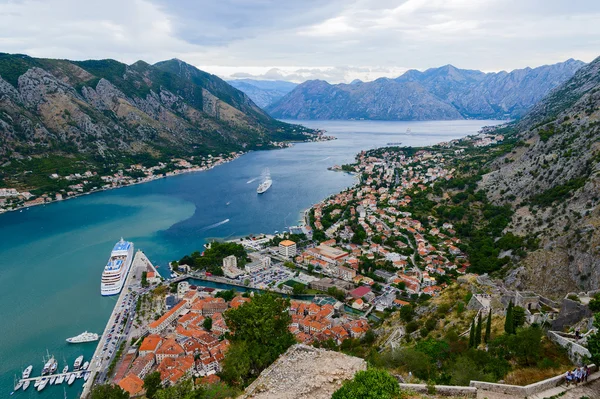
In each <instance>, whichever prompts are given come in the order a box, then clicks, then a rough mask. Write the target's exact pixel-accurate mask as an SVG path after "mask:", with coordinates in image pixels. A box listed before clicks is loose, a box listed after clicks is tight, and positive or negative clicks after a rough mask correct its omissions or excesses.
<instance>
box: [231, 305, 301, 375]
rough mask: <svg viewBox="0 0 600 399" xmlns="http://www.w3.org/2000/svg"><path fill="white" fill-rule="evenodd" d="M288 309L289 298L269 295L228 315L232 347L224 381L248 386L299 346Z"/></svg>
mask: <svg viewBox="0 0 600 399" xmlns="http://www.w3.org/2000/svg"><path fill="white" fill-rule="evenodd" d="M288 307H289V300H288V299H284V298H281V297H278V296H276V295H274V294H270V293H266V294H261V295H255V296H254V298H253V299H252V301H250V302H247V303H244V304H242V305H241V306H240V307H238V308H236V309H229V310H228V311H227V312H225V314H224V317H225V321H226V323H227V326H228V327H229V329H230V330H231V334H230V336H229V339H230V341H231V346H230V348H229V350H228V351H227V355H226V356H225V360H224V361H223V371H222V373H221V377H222V378H223V379H224V381H226V382H228V383H230V384H233V385H237V386H245V385H247V384H248V383H249V382H251V380H252V379H254V378H256V377H257V376H258V375H259V374H260V372H261V371H262V370H264V369H265V368H266V367H268V366H269V365H270V364H271V363H272V362H273V361H274V360H275V359H277V357H278V356H279V355H280V354H282V353H283V352H285V351H286V350H287V349H288V348H289V347H290V346H291V345H293V344H294V343H295V339H294V336H293V335H292V334H291V333H290V331H289V330H288V325H289V323H290V320H291V316H290V315H289V313H288V312H287V308H288Z"/></svg>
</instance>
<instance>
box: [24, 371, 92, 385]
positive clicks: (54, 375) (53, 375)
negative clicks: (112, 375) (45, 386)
mask: <svg viewBox="0 0 600 399" xmlns="http://www.w3.org/2000/svg"><path fill="white" fill-rule="evenodd" d="M86 373H89V370H83V369H81V370H77V371H69V372H67V373H58V374H46V375H40V376H37V377H29V378H21V379H19V382H21V381H22V382H25V381H29V382H33V383H34V384H35V382H36V381H39V380H41V379H42V378H45V379H47V380H49V379H50V378H53V377H56V378H58V377H60V376H65V380H64V381H63V383H64V384H66V383H67V380H68V379H69V377H70V376H71V375H72V374H75V376H77V375H78V374H81V377H83V376H84V375H85V374H86ZM53 385H56V384H53ZM58 385H62V384H58Z"/></svg>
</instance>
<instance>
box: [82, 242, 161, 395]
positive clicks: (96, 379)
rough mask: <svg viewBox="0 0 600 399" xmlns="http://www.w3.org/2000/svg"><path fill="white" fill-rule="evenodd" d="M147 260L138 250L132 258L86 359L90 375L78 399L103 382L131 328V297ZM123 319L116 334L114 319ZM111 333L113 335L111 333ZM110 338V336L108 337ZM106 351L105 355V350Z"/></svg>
mask: <svg viewBox="0 0 600 399" xmlns="http://www.w3.org/2000/svg"><path fill="white" fill-rule="evenodd" d="M149 262H150V261H149V260H148V258H147V257H146V255H145V254H144V253H143V252H142V251H140V250H138V251H137V252H136V254H135V257H134V258H133V262H132V264H131V270H129V275H128V276H127V280H125V283H124V284H123V289H122V290H121V293H120V294H119V297H118V299H117V303H116V304H115V307H114V309H113V312H112V314H111V315H110V317H109V319H108V322H107V323H106V327H105V328H104V332H103V333H102V337H101V338H100V340H99V341H98V346H97V347H96V351H95V352H94V356H93V357H92V359H91V360H90V367H89V371H90V372H91V375H90V378H89V380H88V381H87V382H86V383H85V384H84V386H83V393H82V394H81V398H82V399H83V398H87V397H88V396H89V394H90V392H91V389H92V386H93V385H94V383H98V384H102V383H104V382H105V379H106V377H107V372H108V368H109V365H110V363H111V362H112V360H113V358H114V356H115V354H116V352H117V351H118V349H119V346H120V345H121V342H122V340H123V339H124V338H125V337H127V334H128V331H129V329H130V328H131V321H132V320H133V318H134V316H135V315H134V313H135V300H134V299H135V298H133V295H132V294H133V293H134V292H136V291H137V290H138V289H139V288H141V276H142V272H143V271H145V270H146V265H147V263H149ZM125 311H127V312H128V313H127V317H125V316H124V315H123V312H125ZM121 316H122V317H123V319H121V320H120V323H121V324H122V325H123V332H122V333H119V331H118V330H117V329H118V328H119V323H117V322H116V320H117V318H118V317H121ZM111 331H113V332H111ZM109 335H111V337H109ZM107 350H108V351H109V352H108V353H109V354H108V355H107V354H106V351H107Z"/></svg>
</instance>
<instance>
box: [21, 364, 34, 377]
mask: <svg viewBox="0 0 600 399" xmlns="http://www.w3.org/2000/svg"><path fill="white" fill-rule="evenodd" d="M32 370H33V366H32V365H29V366H27V368H26V369H25V370H23V378H29V376H30V375H31V371H32Z"/></svg>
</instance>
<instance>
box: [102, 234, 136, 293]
mask: <svg viewBox="0 0 600 399" xmlns="http://www.w3.org/2000/svg"><path fill="white" fill-rule="evenodd" d="M132 261H133V243H132V242H129V241H125V240H123V239H122V238H121V240H120V241H119V242H117V243H116V244H115V247H114V248H113V250H112V253H111V254H110V259H109V260H108V263H107V264H106V266H104V272H103V273H102V283H101V284H100V292H101V293H102V295H104V296H108V295H117V294H118V293H120V292H121V289H122V288H123V284H124V283H125V280H126V279H127V274H128V273H129V269H130V268H131V262H132Z"/></svg>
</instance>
